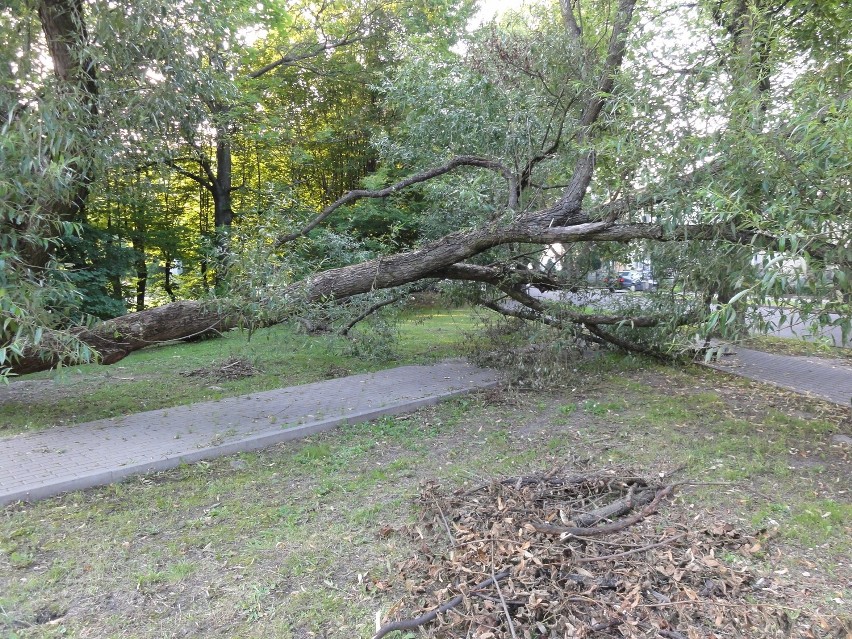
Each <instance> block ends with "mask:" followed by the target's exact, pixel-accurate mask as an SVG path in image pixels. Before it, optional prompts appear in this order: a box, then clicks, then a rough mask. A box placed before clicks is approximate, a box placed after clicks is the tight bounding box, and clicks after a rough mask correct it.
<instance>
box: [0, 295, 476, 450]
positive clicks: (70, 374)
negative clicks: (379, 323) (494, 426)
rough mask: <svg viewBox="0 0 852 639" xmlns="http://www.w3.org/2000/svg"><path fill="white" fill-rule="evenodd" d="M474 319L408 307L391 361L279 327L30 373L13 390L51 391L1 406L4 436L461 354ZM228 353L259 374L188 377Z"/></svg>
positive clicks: (334, 339) (463, 313) (335, 339)
mask: <svg viewBox="0 0 852 639" xmlns="http://www.w3.org/2000/svg"><path fill="white" fill-rule="evenodd" d="M476 322H477V317H476V314H475V313H474V312H473V311H472V310H470V309H464V308H462V309H450V310H441V311H438V310H429V309H423V310H419V311H410V312H408V313H406V314H405V315H404V316H403V318H402V321H401V322H400V324H399V327H398V328H399V335H398V342H397V343H396V344H395V349H394V351H395V355H394V357H393V358H391V359H385V360H375V359H367V358H364V357H357V356H354V355H352V354H350V353H349V351H350V350H351V349H350V342H349V340H347V339H346V338H343V337H339V336H336V335H321V336H309V335H305V334H302V333H299V332H297V331H296V330H294V328H293V327H291V326H286V325H280V326H274V327H271V328H267V329H261V330H258V331H256V332H255V333H254V334H253V335H252V336H251V338H250V339H249V335H248V333H247V332H242V331H231V332H229V333H228V334H226V335H225V336H224V337H223V338H220V339H212V340H206V341H201V342H194V343H189V344H176V345H170V346H161V347H155V348H150V349H146V350H143V351H138V352H136V353H132V354H131V355H129V356H128V357H127V358H125V359H124V360H122V361H121V362H119V363H117V364H115V365H113V366H98V365H85V366H76V367H72V368H63V369H60V370H58V371H48V372H43V373H38V374H34V375H28V376H25V377H24V378H22V379H21V380H15V381H13V382H11V386H12V389H14V387H15V384H19V383H20V382H21V381H25V382H27V383H29V382H32V381H37V380H38V381H41V382H42V383H44V384H47V388H45V389H44V390H43V391H40V390H35V391H31V392H29V393H27V394H26V395H25V396H21V397H20V398H17V399H16V396H15V395H12V397H11V399H7V400H5V401H3V402H2V403H0V436H2V435H3V434H15V433H18V432H22V431H27V430H39V429H43V428H48V427H51V426H55V425H60V424H67V423H79V422H84V421H90V420H94V419H102V418H105V417H116V416H120V415H127V414H131V413H136V412H140V411H146V410H154V409H158V408H168V407H171V406H179V405H182V404H189V403H193V402H198V401H207V400H215V399H221V398H223V397H232V396H234V395H241V394H246V393H252V392H259V391H264V390H270V389H273V388H280V387H282V386H291V385H295V384H303V383H308V382H314V381H319V380H322V379H327V378H329V377H334V376H339V375H346V374H355V373H361V372H368V371H373V370H378V369H381V368H388V367H391V366H398V365H402V364H412V363H427V362H431V361H436V360H440V359H445V358H448V357H458V356H459V355H460V354H461V353H462V352H463V350H464V345H465V343H466V342H467V341H468V340H467V337H466V335H467V334H468V333H469V332H470V331H472V330H473V329H474V328H475V326H476ZM359 330H360V331H361V332H362V334H365V333H369V331H370V328H369V326H368V325H366V324H365V325H363V326H359V327H357V328H356V331H355V332H354V333H353V334H354V336H355V337H357V336H358V335H357V331H359ZM230 357H239V358H243V359H245V360H247V361H248V362H250V363H251V364H252V365H253V366H254V367H255V368H256V369H257V370H258V373H257V374H255V375H254V376H252V377H246V378H244V379H239V380H216V379H213V378H209V377H199V376H186V375H185V373H188V372H191V371H196V370H198V369H202V368H209V367H211V365H213V364H215V363H217V362H218V363H219V364H220V365H221V363H223V362H224V361H225V360H226V359H228V358H230ZM182 373H183V374H184V375H182ZM2 392H3V389H0V393H2Z"/></svg>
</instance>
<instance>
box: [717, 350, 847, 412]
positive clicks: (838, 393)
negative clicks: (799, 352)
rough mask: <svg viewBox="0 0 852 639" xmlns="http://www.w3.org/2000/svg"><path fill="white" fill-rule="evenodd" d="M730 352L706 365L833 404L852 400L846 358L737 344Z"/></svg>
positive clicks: (843, 403) (845, 403) (845, 404)
mask: <svg viewBox="0 0 852 639" xmlns="http://www.w3.org/2000/svg"><path fill="white" fill-rule="evenodd" d="M734 351H735V352H734V354H733V355H725V356H723V357H722V358H721V359H720V360H719V361H718V362H712V363H709V364H706V366H708V367H710V368H715V369H716V370H720V371H725V372H726V373H732V374H734V375H739V376H740V377H747V378H749V379H753V380H755V381H758V382H765V383H768V384H774V385H775V386H780V387H781V388H785V389H787V390H791V391H794V392H797V393H802V394H803V395H809V396H812V397H817V398H819V399H825V400H828V401H830V402H834V403H835V404H841V405H843V406H850V403H852V363H850V362H847V361H846V360H842V359H827V358H821V357H794V356H791V355H773V354H771V353H763V352H761V351H753V350H750V349H747V348H740V347H735V348H734Z"/></svg>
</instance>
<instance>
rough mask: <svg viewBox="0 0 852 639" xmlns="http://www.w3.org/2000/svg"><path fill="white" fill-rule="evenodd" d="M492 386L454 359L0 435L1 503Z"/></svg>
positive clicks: (485, 374) (481, 372) (485, 375)
mask: <svg viewBox="0 0 852 639" xmlns="http://www.w3.org/2000/svg"><path fill="white" fill-rule="evenodd" d="M496 383H497V375H496V373H495V372H494V371H491V370H487V369H481V368H476V367H474V366H471V365H470V364H467V363H465V362H462V361H460V360H453V361H448V362H442V363H439V364H435V365H431V366H402V367H399V368H394V369H390V370H385V371H378V372H376V373H366V374H362V375H352V376H349V377H341V378H337V379H332V380H328V381H324V382H316V383H313V384H305V385H302V386H291V387H288V388H281V389H278V390H273V391H266V392H261V393H251V394H249V395H241V396H239V397H231V398H227V399H221V400H216V401H210V402H202V403H198V404H191V405H188V406H178V407H175V408H164V409H160V410H153V411H147V412H144V413H136V414H133V415H127V416H124V417H116V418H111V419H101V420H98V421H94V422H88V423H85V424H78V425H75V426H64V427H59V428H53V429H50V430H46V431H42V432H39V433H30V434H23V435H18V436H14V437H9V438H6V439H0V505H4V504H9V503H12V502H15V501H20V500H24V501H34V500H37V499H44V498H46V497H50V496H52V495H56V494H59V493H63V492H67V491H70V490H80V489H84V488H90V487H92V486H99V485H104V484H108V483H113V482H116V481H120V480H122V479H124V478H126V477H129V476H130V475H134V474H140V473H147V472H153V471H160V470H166V469H168V468H174V467H175V466H178V465H179V464H181V463H189V462H194V461H198V460H200V459H209V458H211V457H219V456H222V455H230V454H233V453H237V452H243V451H248V450H257V449H260V448H264V447H266V446H270V445H272V444H276V443H279V442H283V441H288V440H292V439H298V438H301V437H306V436H308V435H312V434H314V433H318V432H321V431H324V430H328V429H330V428H334V427H335V426H338V425H340V424H345V423H357V422H362V421H367V420H370V419H375V418H377V417H381V416H382V415H392V414H397V413H401V412H406V411H412V410H415V409H417V408H420V407H421V406H426V405H429V404H434V403H436V402H438V401H440V400H442V399H445V398H448V397H452V396H454V395H458V394H461V393H466V392H469V391H472V390H476V389H480V388H486V387H489V386H493V385H495V384H496Z"/></svg>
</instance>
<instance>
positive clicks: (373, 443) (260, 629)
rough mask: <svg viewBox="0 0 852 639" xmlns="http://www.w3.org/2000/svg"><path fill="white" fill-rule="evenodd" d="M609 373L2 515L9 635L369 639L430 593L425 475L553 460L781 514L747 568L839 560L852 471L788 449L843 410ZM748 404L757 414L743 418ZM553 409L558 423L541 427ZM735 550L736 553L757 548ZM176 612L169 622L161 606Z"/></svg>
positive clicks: (689, 375)
mask: <svg viewBox="0 0 852 639" xmlns="http://www.w3.org/2000/svg"><path fill="white" fill-rule="evenodd" d="M602 369H603V372H597V373H594V372H590V373H589V374H587V375H585V376H581V377H578V378H577V386H576V387H574V386H572V389H573V390H572V391H571V392H569V390H568V389H564V390H562V391H554V392H543V393H537V394H535V395H532V394H520V395H512V396H511V399H512V401H511V402H505V403H497V404H493V403H491V401H492V400H489V399H488V397H490V396H485V395H483V396H468V397H465V398H459V399H455V400H452V401H449V402H447V403H444V404H441V405H439V406H436V407H432V408H429V409H425V410H422V411H420V412H418V413H415V414H412V415H406V416H398V417H385V418H382V419H380V420H377V421H375V422H372V423H364V424H356V425H351V426H347V427H343V428H340V429H338V430H336V431H334V432H333V433H328V434H325V435H321V436H317V437H314V438H311V439H310V440H306V441H303V442H295V443H291V444H287V445H283V446H278V447H275V448H273V449H270V450H267V451H263V452H257V453H246V454H242V455H239V456H237V457H236V459H234V458H232V459H220V460H212V461H210V462H205V463H199V464H193V465H187V466H183V467H180V468H178V469H175V470H174V471H170V472H168V473H162V474H158V475H154V476H151V477H149V478H146V479H145V480H142V479H132V480H129V481H127V482H125V483H123V484H119V485H115V486H110V487H104V488H100V489H96V490H91V491H87V492H85V493H72V494H69V495H65V496H62V497H59V498H55V499H51V500H47V501H44V502H39V503H36V504H32V505H27V506H18V507H11V508H7V509H4V510H3V511H0V512H2V517H0V593H1V594H0V605H2V607H3V608H2V611H0V635H2V633H3V632H4V631H5V629H6V628H7V627H10V626H9V624H11V623H12V621H21V622H26V623H32V620H33V619H35V618H37V617H38V614H39V613H38V611H40V610H51V611H54V612H51V614H55V615H56V616H63V615H66V613H67V616H65V618H64V619H63V621H62V623H61V624H56V625H55V626H49V625H47V624H41V625H38V626H34V627H33V628H30V629H27V630H26V633H27V634H23V633H20V634H22V636H26V637H49V636H54V634H55V636H59V635H58V632H59V631H58V629H59V628H63V629H64V631H65V632H66V634H67V635H68V636H83V635H89V636H104V637H112V636H116V637H117V636H133V637H139V638H141V639H144V638H147V637H151V638H153V637H160V636H163V635H164V630H163V629H164V627H165V626H164V624H165V623H167V624H168V628H169V632H175V633H186V634H193V633H196V632H197V629H198V628H199V627H200V628H205V634H208V635H211V636H212V635H216V634H227V635H228V636H234V637H258V638H265V637H269V638H270V639H271V638H272V637H275V638H276V639H277V638H280V637H293V638H296V637H304V636H311V635H313V636H328V637H329V639H338V638H343V637H347V639H348V638H350V637H355V638H367V637H369V636H371V634H372V632H373V621H374V618H375V613H376V610H379V609H381V610H382V611H383V612H385V611H387V610H388V608H389V607H390V606H391V605H393V604H394V603H395V602H399V601H404V602H406V604H405V605H406V606H409V607H410V606H416V605H418V603H417V601H415V600H416V599H417V597H416V596H415V597H412V596H411V595H409V594H408V593H407V592H406V579H410V578H415V576H412V575H408V574H402V573H400V568H399V567H400V565H403V564H404V562H405V561H406V560H407V559H409V558H410V557H412V556H413V555H415V554H417V553H419V552H421V544H422V543H423V542H422V540H421V538H420V537H419V535H418V533H417V527H418V526H422V522H419V520H418V519H417V517H416V515H415V512H414V511H413V509H412V506H411V502H412V500H413V499H414V498H415V497H416V496H417V495H418V494H419V493H420V491H421V490H422V487H421V486H422V481H424V480H437V481H439V482H440V483H442V484H443V485H445V486H450V487H454V486H461V485H464V484H465V483H467V485H471V484H480V483H482V482H483V481H488V479H489V478H491V477H494V476H513V475H520V474H528V473H531V472H534V471H536V470H543V469H551V468H554V467H564V468H566V469H568V472H578V468H579V469H594V468H599V467H602V466H607V465H609V462H608V460H609V459H613V460H615V461H620V462H623V463H624V464H626V465H628V466H630V467H631V468H634V469H636V470H638V471H640V472H642V473H643V474H645V475H647V476H649V477H654V476H656V475H657V473H658V471H661V470H673V469H674V468H676V467H679V466H685V468H684V470H683V471H681V474H680V475H679V476H678V477H677V479H678V480H680V479H686V480H693V481H698V482H710V483H713V482H720V481H721V482H733V483H726V484H725V485H724V486H723V487H718V486H716V485H712V486H707V487H697V488H694V489H690V487H689V486H684V487H682V489H679V494H680V495H681V497H678V499H676V500H675V501H674V502H672V503H671V504H669V505H667V507H666V509H665V510H664V511H663V512H661V514H660V517H666V516H667V514H666V512H665V511H668V510H670V511H672V513H675V514H677V513H682V514H683V516H684V517H686V521H689V522H693V521H695V519H694V518H698V517H704V518H705V519H706V520H709V521H713V522H716V521H729V520H731V518H733V521H734V522H735V525H736V526H737V527H738V528H739V529H742V530H747V529H748V528H749V527H752V526H753V527H754V528H763V527H766V526H772V525H773V524H772V523H771V522H776V523H777V524H778V525H779V526H780V537H779V538H778V539H777V540H775V541H772V542H770V543H771V544H775V545H768V546H767V548H766V552H765V554H761V555H760V556H759V557H753V558H749V559H748V560H749V561H766V562H768V561H770V560H771V558H772V557H775V556H777V555H779V553H783V556H784V558H785V561H789V562H792V564H791V565H792V567H795V565H797V564H795V562H797V561H799V557H801V561H802V562H807V563H802V564H800V565H799V569H800V570H802V569H807V570H810V571H812V572H816V571H817V569H816V568H813V567H811V566H812V565H818V566H820V567H821V569H822V570H823V571H825V572H826V573H829V572H830V571H831V570H838V569H837V568H836V565H837V558H838V557H842V556H844V555H846V554H848V552H849V540H848V528H849V526H850V524H851V523H852V512H850V510H852V507H850V506H849V504H848V503H847V501H848V500H844V499H843V498H841V497H840V496H838V495H836V494H834V495H828V494H825V490H826V488H825V487H828V488H829V489H830V488H832V487H837V486H839V485H841V484H840V483H839V480H840V478H841V477H842V476H844V475H843V468H842V466H838V465H837V460H832V458H830V457H826V458H825V459H821V462H823V463H824V464H825V467H824V469H823V470H820V471H819V472H818V473H817V472H810V471H805V470H802V471H796V476H795V478H792V477H791V472H792V471H790V470H789V468H788V465H789V464H790V462H791V460H792V459H794V456H793V454H792V453H791V452H790V451H791V448H793V447H794V446H795V447H796V448H797V449H802V450H813V451H816V450H817V447H818V444H819V442H821V441H823V440H824V439H825V438H826V437H827V436H828V434H829V433H830V432H832V428H836V425H837V421H836V420H834V419H833V418H830V417H829V416H825V417H813V418H809V417H807V416H806V415H804V413H803V412H802V411H803V410H807V409H808V406H807V405H805V404H799V405H797V406H796V412H795V413H792V412H785V409H784V407H783V405H782V406H781V407H775V408H773V407H771V406H770V405H768V404H767V405H764V404H761V403H760V402H762V401H764V400H765V398H764V397H762V396H761V397H757V398H754V397H751V396H750V395H748V394H747V393H743V395H742V397H741V399H737V397H736V396H734V397H733V398H732V396H731V394H730V392H729V393H727V394H726V395H725V399H724V401H723V399H722V397H723V396H722V395H721V393H720V391H719V390H718V385H719V383H720V382H719V380H718V379H717V378H715V377H712V376H711V374H710V372H706V371H699V372H694V371H692V370H691V369H663V368H660V367H658V366H656V365H647V364H646V366H645V367H644V368H639V367H637V366H636V364H635V360H634V359H631V360H630V361H628V362H627V363H626V364H625V366H624V369H620V364H619V363H618V362H617V361H615V360H613V359H610V358H608V359H607V360H606V361H605V362H604V363H603V366H602ZM649 379H650V380H651V381H654V383H653V384H650V383H649V381H648V380H649ZM618 380H622V381H629V382H630V383H629V384H620V385H619V384H616V382H617V381H618ZM737 383H739V382H732V386H731V388H729V389H728V390H729V391H731V390H734V391H736V390H737V389H738V387H737V386H736V384H737ZM578 398H579V399H578ZM732 403H733V404H734V406H733V407H739V408H748V409H749V411H750V412H748V414H745V415H740V416H737V415H734V414H731V409H732ZM543 416H549V417H543ZM542 419H547V420H549V421H548V423H547V424H545V425H544V426H543V427H542V428H541V429H540V430H537V431H530V430H529V427H530V426H533V425H536V426H538V425H540V423H541V421H542ZM814 454H815V455H816V453H814ZM575 459H576V460H581V461H580V462H579V463H580V466H579V467H578V468H572V466H571V461H572V460H575ZM235 460H238V461H239V462H240V464H234V463H232V462H234V461H235ZM752 490H753V491H754V492H752ZM815 493H820V494H819V495H816V494H815ZM687 503H689V504H693V505H694V507H691V509H686V508H687V507H686V504H687ZM684 511H685V512H684ZM695 525H696V526H702V525H704V524H703V523H702V521H701V520H699V521H698V522H697V523H696V524H695ZM778 544H780V546H779V545H778ZM730 554H731V557H729V560H730V561H729V563H732V562H734V561H735V560H737V558H740V559H741V558H742V556H741V555H740V554H738V553H737V552H736V550H732V551H731V553H730ZM802 566H805V568H802ZM767 570H774V567H771V566H770V567H769V568H767ZM841 578H842V575H840V574H838V575H837V576H836V577H835V581H834V583H838V582H837V579H841ZM828 587H829V589H831V588H832V586H831V584H829V585H828ZM826 596H827V595H826V592H824V591H820V592H819V593H815V594H814V595H813V597H815V598H818V597H821V598H822V599H820V601H822V600H824V599H825V597H826ZM418 601H419V600H418ZM828 601H831V598H830V597H829V598H828ZM75 602H83V603H82V604H77V603H75ZM51 606H53V608H51ZM75 606H76V608H75ZM178 609H179V610H180V615H177V614H175V613H174V612H172V613H170V614H171V616H170V617H168V619H165V620H164V618H163V614H164V613H163V610H169V611H176V610H178ZM4 611H5V612H4ZM4 614H5V615H6V617H7V620H6V621H5V622H4V617H3V615H4ZM4 623H5V624H6V625H4ZM16 632H17V631H16Z"/></svg>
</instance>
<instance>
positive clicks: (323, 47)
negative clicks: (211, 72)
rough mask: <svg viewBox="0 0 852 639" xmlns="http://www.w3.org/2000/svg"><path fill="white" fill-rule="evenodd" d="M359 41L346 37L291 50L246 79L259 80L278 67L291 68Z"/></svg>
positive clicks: (357, 38) (356, 37) (356, 38)
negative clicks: (303, 48)
mask: <svg viewBox="0 0 852 639" xmlns="http://www.w3.org/2000/svg"><path fill="white" fill-rule="evenodd" d="M360 40H363V38H362V37H360V36H346V37H345V38H341V39H340V40H327V41H325V42H319V43H317V44H316V45H313V46H311V47H308V48H307V49H305V50H301V51H298V50H295V49H293V50H291V51H290V52H288V53H286V54H285V55H283V56H281V57H280V58H278V59H277V60H275V61H274V62H270V63H269V64H265V65H264V66H262V67H260V68H259V69H257V70H256V71H252V72H251V73H249V74H248V77H249V78H252V79H255V78H259V77H261V76H263V75H266V74H267V73H269V72H270V71H273V70H275V69H277V68H278V67H286V66H292V65H293V64H295V63H296V62H302V61H303V60H309V59H311V58H315V57H317V56H318V55H321V54H323V53H325V52H326V51H333V50H334V49H339V48H340V47H345V46H347V45H349V44H353V43H355V42H359V41H360Z"/></svg>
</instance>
